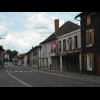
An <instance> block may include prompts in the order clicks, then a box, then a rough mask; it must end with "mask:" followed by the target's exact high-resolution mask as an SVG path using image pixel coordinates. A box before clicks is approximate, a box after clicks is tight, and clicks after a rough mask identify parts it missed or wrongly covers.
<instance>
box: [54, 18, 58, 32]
mask: <svg viewBox="0 0 100 100" xmlns="http://www.w3.org/2000/svg"><path fill="white" fill-rule="evenodd" d="M54 24H55V32H57V30H58V29H59V19H55V23H54Z"/></svg>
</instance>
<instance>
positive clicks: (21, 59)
mask: <svg viewBox="0 0 100 100" xmlns="http://www.w3.org/2000/svg"><path fill="white" fill-rule="evenodd" d="M24 55H25V54H19V55H18V57H17V58H18V65H20V66H22V65H24Z"/></svg>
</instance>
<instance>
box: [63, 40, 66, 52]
mask: <svg viewBox="0 0 100 100" xmlns="http://www.w3.org/2000/svg"><path fill="white" fill-rule="evenodd" d="M63 51H66V40H65V39H64V40H63Z"/></svg>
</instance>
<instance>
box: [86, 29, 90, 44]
mask: <svg viewBox="0 0 100 100" xmlns="http://www.w3.org/2000/svg"><path fill="white" fill-rule="evenodd" d="M88 44H89V30H87V31H86V45H88Z"/></svg>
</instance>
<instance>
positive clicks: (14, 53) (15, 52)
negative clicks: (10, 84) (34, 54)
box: [6, 49, 18, 62]
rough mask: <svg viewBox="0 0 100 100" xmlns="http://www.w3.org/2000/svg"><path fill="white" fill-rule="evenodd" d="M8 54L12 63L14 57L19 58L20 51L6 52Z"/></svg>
mask: <svg viewBox="0 0 100 100" xmlns="http://www.w3.org/2000/svg"><path fill="white" fill-rule="evenodd" d="M6 52H7V53H9V61H10V62H12V58H13V57H14V56H17V55H18V51H16V50H13V51H12V50H9V49H8V50H6Z"/></svg>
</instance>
